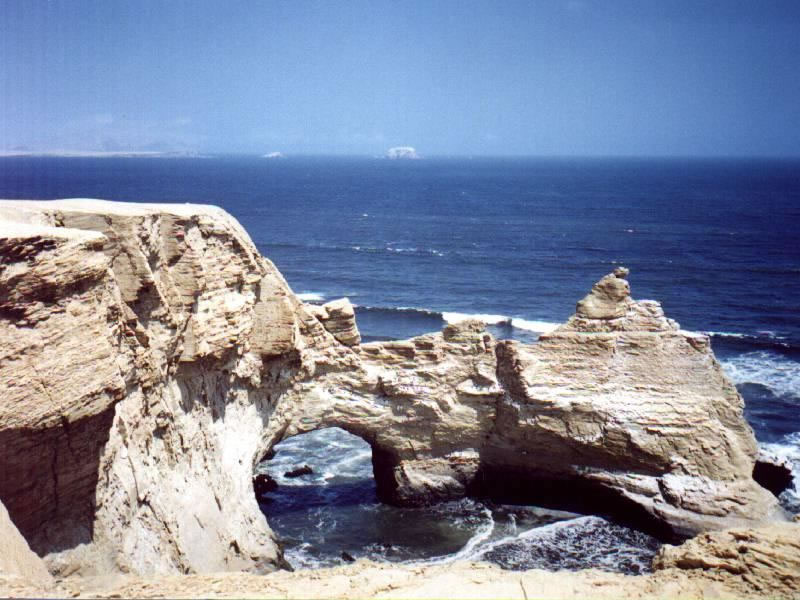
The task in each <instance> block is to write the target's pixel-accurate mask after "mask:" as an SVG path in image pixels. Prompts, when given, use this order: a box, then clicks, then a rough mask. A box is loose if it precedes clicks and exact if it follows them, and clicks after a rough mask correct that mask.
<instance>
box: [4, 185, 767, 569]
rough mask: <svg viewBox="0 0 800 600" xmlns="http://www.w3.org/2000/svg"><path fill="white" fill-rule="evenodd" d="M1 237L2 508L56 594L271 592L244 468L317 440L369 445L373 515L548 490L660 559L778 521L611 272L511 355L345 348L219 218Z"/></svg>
mask: <svg viewBox="0 0 800 600" xmlns="http://www.w3.org/2000/svg"><path fill="white" fill-rule="evenodd" d="M0 219H2V220H0V348H2V351H0V391H1V392H2V393H0V469H2V472H3V473H5V474H7V475H6V476H4V477H3V478H0V500H2V502H3V503H4V504H5V506H6V507H7V508H8V511H9V514H10V516H11V519H12V520H13V521H14V523H15V524H16V525H17V527H18V528H19V530H20V532H21V533H22V534H23V536H24V537H25V538H26V539H27V541H28V542H29V544H30V545H31V547H32V548H33V549H34V550H35V551H36V552H37V553H38V554H40V555H43V556H45V559H46V562H47V564H48V566H49V567H50V569H51V570H52V571H54V572H57V573H60V574H68V573H72V572H80V573H91V572H109V571H123V572H135V573H181V572H215V571H224V570H250V571H255V572H260V571H269V570H273V569H275V568H277V567H280V566H282V565H283V564H284V562H283V559H282V556H281V551H280V548H279V546H278V544H277V543H276V541H275V539H274V536H273V534H272V532H271V531H270V529H269V526H268V524H267V522H266V520H265V518H264V516H263V515H262V513H261V511H260V510H259V508H258V506H257V504H256V501H255V496H254V493H253V487H252V481H251V478H252V473H253V468H254V466H255V464H257V462H258V461H259V460H260V459H261V458H262V457H263V456H264V455H265V454H266V453H267V452H268V451H269V449H270V448H271V447H272V446H274V445H275V444H276V443H278V442H279V441H281V440H282V439H285V438H287V437H290V436H292V435H296V434H298V433H303V432H306V431H311V430H314V429H318V428H322V427H329V426H339V427H342V428H344V429H346V430H348V431H350V432H352V433H354V434H356V435H359V436H360V437H362V438H363V439H365V440H366V441H368V442H369V443H370V444H371V446H372V448H373V465H374V470H375V477H376V480H377V483H378V490H379V493H380V495H381V497H382V498H383V499H385V500H387V501H391V502H396V503H403V504H415V503H425V502H431V501H435V500H439V499H445V498H453V497H459V496H463V495H465V494H468V493H486V494H493V493H498V494H502V493H516V492H524V493H525V494H526V495H527V496H528V497H530V498H532V499H534V500H535V498H536V496H537V494H542V495H544V492H545V491H546V490H548V489H551V488H552V489H555V488H558V486H559V485H562V486H564V487H563V489H565V490H567V491H568V490H570V489H574V490H578V489H580V490H590V491H593V492H597V494H598V496H597V497H598V498H600V497H601V496H602V499H603V507H602V508H603V510H606V509H607V508H609V507H610V508H612V509H613V508H616V509H618V510H619V511H621V512H625V511H629V510H631V507H633V509H635V510H636V511H638V513H640V514H641V516H642V518H646V519H649V520H651V521H652V522H653V523H656V524H659V525H661V526H662V527H664V528H665V530H668V531H670V532H676V533H679V534H689V533H694V532H697V531H702V530H705V529H717V528H722V527H727V526H729V525H734V524H745V523H747V524H752V523H757V522H761V521H764V520H767V519H771V518H781V514H780V513H779V512H778V508H777V504H776V501H775V499H774V497H773V496H772V495H771V494H769V492H767V491H766V490H763V489H762V488H760V487H759V486H758V485H757V484H755V482H754V481H753V480H752V477H751V474H752V472H753V464H754V461H755V456H756V445H755V440H754V439H753V435H752V432H751V431H750V429H749V427H748V426H747V424H746V423H745V421H744V419H743V417H742V400H741V398H740V397H739V395H738V394H737V392H736V390H735V389H734V388H733V386H732V385H731V384H730V382H729V381H728V380H727V379H726V378H725V377H724V375H723V374H722V371H721V370H720V367H719V365H718V363H717V362H716V360H715V359H714V356H713V354H712V352H711V349H710V347H709V343H708V339H707V338H706V337H705V336H702V335H698V334H693V333H689V332H685V331H681V330H680V329H679V328H678V326H677V324H675V323H674V322H672V321H670V320H669V319H667V318H666V317H664V315H663V312H662V311H661V308H660V306H659V305H658V303H656V302H651V301H643V302H635V301H634V300H632V299H631V297H630V291H629V289H630V288H629V285H628V282H627V279H626V276H627V272H626V271H622V270H618V271H617V272H615V273H614V274H612V275H610V276H607V277H605V278H603V279H602V280H601V281H600V282H598V284H597V285H596V286H595V287H594V288H593V289H592V291H591V293H590V294H589V296H587V298H585V299H584V300H582V301H581V303H579V305H578V309H577V312H576V314H575V316H573V317H572V318H571V319H570V320H569V321H568V322H567V323H566V324H565V325H563V326H562V327H560V328H558V329H557V330H555V331H553V332H552V333H549V334H546V335H543V336H542V338H541V340H540V342H539V343H538V344H535V345H522V344H519V343H516V342H499V343H498V342H497V341H496V340H495V339H494V338H493V337H492V336H491V335H489V334H488V333H487V332H486V331H484V327H483V325H482V324H481V323H479V322H474V321H466V322H462V323H459V324H458V325H454V326H448V327H447V328H445V330H444V331H443V332H441V333H431V334H427V335H423V336H419V337H416V338H413V339H411V340H407V341H400V342H376V343H370V344H360V336H359V334H358V329H357V327H356V325H355V320H354V316H353V314H352V307H351V306H350V305H349V303H347V302H341V301H340V302H335V303H330V304H328V305H325V306H324V307H310V306H307V305H305V304H303V303H302V302H300V301H299V300H298V299H297V298H296V296H295V295H294V294H293V293H292V291H291V290H290V289H289V287H288V285H287V284H286V282H285V281H284V279H283V277H282V276H281V275H280V273H279V272H278V271H277V270H276V269H275V267H274V266H273V265H272V263H271V262H269V261H268V260H267V259H265V258H263V257H261V256H260V255H259V253H258V251H257V250H256V248H255V246H254V245H253V243H252V241H251V240H250V239H249V237H248V236H247V234H246V232H245V231H244V230H243V229H242V228H241V226H240V225H239V224H238V223H237V222H236V221H235V220H234V219H233V218H232V217H230V215H228V214H227V213H225V212H224V211H222V210H221V209H219V208H216V207H212V206H198V205H148V204H128V203H113V202H104V201H96V200H62V201H53V202H24V201H2V202H0ZM510 482H515V484H516V485H517V488H522V489H511V488H513V487H514V486H512V485H510ZM589 497H591V496H589ZM562 500H563V501H566V500H564V498H563V494H562V497H561V498H560V499H559V498H556V499H555V500H554V501H556V502H560V501H562ZM567 500H568V499H567ZM600 508H601V507H599V506H598V510H600Z"/></svg>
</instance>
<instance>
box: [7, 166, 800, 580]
mask: <svg viewBox="0 0 800 600" xmlns="http://www.w3.org/2000/svg"><path fill="white" fill-rule="evenodd" d="M0 197H2V198H37V199H38V198H65V197H95V198H107V199H114V200H124V201H146V202H193V203H212V204H218V205H220V206H222V207H224V208H225V209H226V210H228V211H229V212H230V213H232V214H233V215H234V216H235V217H237V218H238V219H239V220H240V221H241V222H242V224H243V225H244V226H245V228H246V229H247V230H248V232H249V233H250V235H251V237H252V238H253V240H254V242H255V243H256V245H257V246H258V248H259V249H260V250H261V252H262V253H263V254H264V255H266V256H267V257H269V258H270V259H272V260H273V261H274V262H275V263H276V264H277V266H278V267H279V268H280V270H281V271H282V272H283V274H284V275H285V276H286V278H287V280H288V281H289V284H290V285H291V286H292V288H293V289H294V290H295V291H296V292H298V293H300V294H302V295H303V297H304V298H306V299H308V300H309V301H323V300H325V299H332V298H336V297H340V296H347V297H349V298H350V300H351V301H352V302H353V303H354V304H356V305H357V306H358V309H357V317H358V322H359V326H360V328H361V331H362V334H363V335H364V336H365V338H366V339H386V338H403V337H408V336H411V335H416V334H419V333H423V332H426V331H433V330H437V329H440V328H441V327H442V326H443V325H444V324H445V322H446V321H447V320H454V319H457V318H460V316H461V315H467V314H481V315H484V316H485V318H486V320H487V321H489V322H491V323H494V324H495V325H494V327H493V331H494V332H495V334H496V335H497V336H498V337H514V338H519V339H523V340H529V341H532V340H534V339H535V338H536V336H537V334H538V332H540V331H543V330H545V329H547V328H548V327H550V326H552V324H555V323H558V322H563V321H564V320H565V319H566V318H567V317H569V315H570V314H571V313H572V312H573V311H574V307H575V302H576V301H577V300H578V299H580V298H581V297H582V296H583V295H584V294H585V293H586V292H587V291H588V289H589V288H590V287H591V285H592V283H594V282H595V281H596V280H597V279H599V278H600V277H601V276H602V275H604V274H606V273H608V272H610V271H611V270H612V269H613V268H614V267H615V266H616V265H625V266H627V267H629V268H630V269H631V275H630V282H631V287H632V291H633V295H634V297H635V298H637V299H641V298H651V299H656V300H659V301H661V302H662V304H663V306H664V309H665V311H666V313H667V315H668V316H670V317H672V318H674V319H676V320H677V321H678V322H679V323H680V324H681V325H682V326H683V327H684V328H686V329H692V330H698V331H705V332H709V333H711V335H712V344H713V347H714V350H715V352H716V353H717V356H718V358H719V359H720V360H721V362H722V363H723V366H724V367H725V369H726V371H727V372H728V374H729V375H730V376H731V378H732V379H733V381H734V382H735V383H736V384H737V386H738V388H739V390H740V392H741V393H742V395H743V396H744V398H745V401H746V406H747V409H746V410H747V417H748V419H749V421H750V423H751V424H752V426H753V428H754V430H755V432H756V436H757V437H758V439H759V440H760V441H761V442H762V444H764V445H766V446H767V447H769V448H770V449H771V450H773V451H775V452H777V453H779V454H782V455H784V456H786V457H788V458H790V459H792V460H794V461H796V462H797V465H798V469H800V242H799V240H800V161H796V160H795V161H790V160H783V161H781V160H772V161H769V160H744V159H737V160H711V159H708V160H704V159H692V160H689V159H658V160H656V159H599V158H598V159H555V158H553V159H474V160H469V159H429V160H420V161H388V160H380V159H370V158H288V159H284V160H267V159H262V158H256V157H209V158H169V159H166V158H43V157H15V158H12V157H7V158H0ZM315 436H316V437H315ZM304 438H305V441H304ZM360 444H361V443H360V441H359V440H357V439H352V440H351V439H349V438H348V437H347V436H346V435H345V434H343V433H340V432H336V431H333V432H319V433H316V434H311V437H310V438H308V436H303V437H299V438H294V439H292V440H288V441H286V442H284V445H283V447H282V448H280V449H279V452H278V456H277V457H276V459H274V461H272V466H271V467H270V465H269V463H264V465H263V468H264V469H267V470H270V472H272V473H274V474H276V475H277V476H278V478H279V480H280V481H281V483H282V484H283V485H282V486H281V488H280V491H279V492H278V493H277V494H276V495H273V497H272V498H271V502H265V503H264V505H263V508H264V510H265V512H266V514H267V515H268V518H269V520H270V523H271V524H272V526H273V527H274V528H275V529H276V531H278V533H279V534H280V535H282V536H284V537H285V538H286V539H287V540H289V543H288V547H289V556H290V559H291V560H293V561H294V562H295V564H297V565H316V564H330V563H332V562H336V561H338V560H339V558H338V549H340V548H341V549H346V550H347V551H348V552H350V553H351V554H354V555H356V556H359V555H370V556H376V557H379V558H380V557H383V558H385V559H387V560H450V559H452V557H455V556H458V557H465V556H466V557H472V558H482V559H486V560H494V561H495V562H498V563H500V564H503V565H504V566H507V567H510V568H512V567H513V568H522V567H526V566H545V567H550V568H556V567H559V566H563V567H566V568H572V567H575V566H586V565H596V566H601V567H603V568H611V569H618V570H628V571H635V570H637V569H640V568H646V563H647V560H648V557H649V556H650V555H651V554H652V551H653V546H652V541H651V540H648V539H645V537H641V536H642V534H638V533H637V532H631V531H630V530H625V529H624V528H619V526H616V525H613V524H609V523H606V522H604V521H602V520H597V519H596V518H594V517H574V516H572V517H567V516H565V515H559V514H549V513H546V511H544V512H543V511H538V510H535V509H521V508H519V507H517V508H510V507H487V506H484V505H480V504H478V503H472V502H471V501H468V502H467V501H465V502H462V503H460V504H458V505H457V506H456V505H453V506H448V507H444V508H440V509H436V510H435V511H432V510H428V511H418V512H414V511H406V512H398V509H391V508H389V507H383V506H381V505H379V504H378V503H377V501H376V500H375V499H374V490H373V488H374V484H373V483H372V481H371V477H370V469H369V454H368V448H367V450H366V453H365V450H364V447H363V446H361V445H360ZM325 448H328V449H330V448H337V451H336V452H335V453H330V452H327V453H326V452H320V449H325ZM315 455H317V459H316V460H317V464H315V465H313V466H314V467H315V471H316V474H315V476H314V477H312V478H310V479H306V480H303V481H298V480H291V481H290V480H288V479H285V478H282V475H281V473H279V472H278V471H280V470H281V469H282V468H284V467H286V466H287V465H290V464H295V463H302V462H309V464H311V462H313V460H312V459H313V457H314V456H315ZM358 457H360V458H358ZM275 461H277V462H275ZM326 473H327V474H329V475H330V476H327V475H325V474H326ZM334 474H335V475H334ZM370 490H373V491H370ZM370 494H372V495H370ZM784 501H785V502H786V504H787V506H795V508H797V505H796V502H797V497H796V496H793V495H792V494H787V495H786V496H785V497H784ZM393 511H394V512H393ZM437 511H438V512H437ZM487 511H488V512H487ZM447 515H449V517H448V516H447ZM587 519H588V520H587ZM398 522H402V523H406V524H407V525H406V526H405V527H404V528H403V529H402V530H404V531H417V532H420V531H427V532H429V534H428V535H427V536H426V535H421V534H415V535H410V536H405V537H403V536H402V535H400V537H399V538H397V535H398V531H399V529H398V527H397V523H398ZM345 523H348V524H349V525H347V526H345V525H344V524H345ZM564 523H567V525H564ZM354 524H358V527H355V526H354ZM432 524H435V525H436V526H435V527H433V525H432ZM355 529H358V530H359V531H362V532H365V533H363V535H361V534H359V535H353V534H352V532H353V531H354V530H355ZM348 532H349V533H348ZM431 532H433V533H431ZM587 532H590V533H587ZM393 536H394V537H393ZM390 538H391V539H390ZM547 540H551V541H550V542H547ZM587 540H588V541H587ZM548 544H550V545H549V546H548ZM547 548H550V549H551V550H552V551H546V549H547ZM543 549H545V550H543ZM609 557H611V558H609Z"/></svg>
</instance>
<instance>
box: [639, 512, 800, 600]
mask: <svg viewBox="0 0 800 600" xmlns="http://www.w3.org/2000/svg"><path fill="white" fill-rule="evenodd" d="M653 566H654V568H655V569H656V570H668V569H680V570H683V571H694V572H695V573H696V574H697V575H699V576H701V577H704V578H705V579H708V580H717V581H726V580H727V581H732V582H735V583H737V584H738V586H737V587H739V590H740V591H741V592H740V593H742V595H743V596H744V595H748V594H749V595H756V594H757V595H762V596H767V597H770V598H782V597H791V598H797V597H800V523H792V524H788V523H785V524H781V525H772V526H770V527H764V528H761V529H731V530H727V531H718V532H713V533H704V534H701V535H699V536H697V537H696V538H694V539H692V540H689V541H688V542H686V543H684V544H682V545H680V546H664V547H663V548H662V549H661V551H660V552H659V554H658V555H657V556H656V558H655V560H654V562H653Z"/></svg>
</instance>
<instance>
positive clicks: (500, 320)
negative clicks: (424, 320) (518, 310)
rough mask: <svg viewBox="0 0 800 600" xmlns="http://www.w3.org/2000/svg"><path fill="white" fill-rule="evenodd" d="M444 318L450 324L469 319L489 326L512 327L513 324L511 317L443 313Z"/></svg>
mask: <svg viewBox="0 0 800 600" xmlns="http://www.w3.org/2000/svg"><path fill="white" fill-rule="evenodd" d="M442 318H443V319H444V320H445V321H447V322H448V323H451V324H452V323H460V322H461V321H466V320H467V319H477V320H478V321H483V322H484V323H486V324H487V325H510V324H511V317H506V316H504V315H487V314H481V313H477V314H469V313H457V312H443V313H442Z"/></svg>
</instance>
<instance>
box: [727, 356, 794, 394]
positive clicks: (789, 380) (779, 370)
mask: <svg viewBox="0 0 800 600" xmlns="http://www.w3.org/2000/svg"><path fill="white" fill-rule="evenodd" d="M721 362H722V368H723V369H725V373H726V374H727V375H728V377H730V378H731V380H732V381H733V382H734V383H735V384H743V383H755V384H758V385H763V386H764V387H766V388H768V389H769V390H771V391H772V393H774V394H775V395H777V396H784V397H794V398H798V399H800V363H798V362H795V361H793V360H791V359H789V358H787V357H785V356H783V355H781V354H777V353H775V352H769V351H767V350H757V351H754V352H746V353H745V354H740V355H739V356H735V357H732V358H727V359H725V360H723V361H721Z"/></svg>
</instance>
